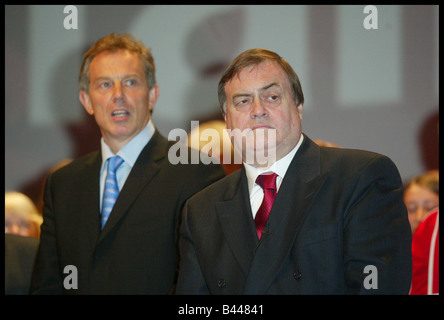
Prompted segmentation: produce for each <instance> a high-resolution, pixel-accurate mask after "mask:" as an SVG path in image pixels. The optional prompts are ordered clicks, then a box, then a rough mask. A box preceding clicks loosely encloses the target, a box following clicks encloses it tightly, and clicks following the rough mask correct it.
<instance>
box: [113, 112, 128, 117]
mask: <svg viewBox="0 0 444 320" xmlns="http://www.w3.org/2000/svg"><path fill="white" fill-rule="evenodd" d="M111 116H112V117H117V118H120V117H126V116H129V112H128V111H126V110H115V111H113V112H112V113H111Z"/></svg>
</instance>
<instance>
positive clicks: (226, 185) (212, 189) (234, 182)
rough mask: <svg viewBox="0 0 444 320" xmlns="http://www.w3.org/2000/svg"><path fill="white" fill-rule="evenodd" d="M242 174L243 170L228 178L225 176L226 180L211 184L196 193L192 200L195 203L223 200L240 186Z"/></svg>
mask: <svg viewBox="0 0 444 320" xmlns="http://www.w3.org/2000/svg"><path fill="white" fill-rule="evenodd" d="M241 172H242V170H237V171H235V172H233V173H231V174H229V175H228V176H225V177H224V178H222V179H220V180H218V181H216V182H214V183H212V184H210V185H209V186H207V187H205V188H204V189H202V190H201V191H199V192H198V193H196V194H195V195H194V196H193V197H192V199H190V200H191V201H192V202H193V201H202V200H204V199H209V198H212V199H213V200H214V199H215V198H220V199H223V198H224V196H225V195H226V194H227V192H232V191H233V189H235V188H237V187H238V186H239V182H240V179H241Z"/></svg>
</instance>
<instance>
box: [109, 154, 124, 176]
mask: <svg viewBox="0 0 444 320" xmlns="http://www.w3.org/2000/svg"><path fill="white" fill-rule="evenodd" d="M122 163H123V159H122V158H121V157H120V156H114V157H112V158H110V159H109V169H108V170H109V171H113V172H114V171H116V170H117V168H118V167H119V166H120V165H121V164H122Z"/></svg>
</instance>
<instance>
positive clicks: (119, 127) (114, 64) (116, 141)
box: [79, 50, 159, 153]
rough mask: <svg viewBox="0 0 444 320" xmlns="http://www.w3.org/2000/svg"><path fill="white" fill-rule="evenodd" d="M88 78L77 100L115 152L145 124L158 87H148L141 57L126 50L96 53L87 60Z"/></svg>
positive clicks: (156, 95) (149, 115)
mask: <svg viewBox="0 0 444 320" xmlns="http://www.w3.org/2000/svg"><path fill="white" fill-rule="evenodd" d="M89 80H90V85H89V91H88V92H86V91H83V90H82V91H80V94H79V97H80V101H81V102H82V104H83V106H84V107H85V109H86V111H87V112H88V113H89V114H91V115H94V117H95V119H96V122H97V124H98V125H99V127H100V131H101V132H102V137H103V138H104V140H105V142H106V143H107V145H108V146H109V147H110V148H111V150H112V151H113V152H114V153H117V151H118V150H120V149H121V148H122V147H123V146H124V145H125V144H126V143H128V142H129V141H130V140H131V139H132V138H133V137H134V136H136V135H137V134H138V133H139V132H140V131H141V130H142V129H143V128H144V127H145V126H146V125H147V124H148V121H149V120H150V118H151V114H150V112H151V110H152V109H153V107H154V105H155V103H156V101H157V98H158V96H159V89H158V87H157V85H156V86H155V87H154V88H152V89H151V90H149V89H148V85H147V82H146V76H145V69H144V66H143V63H142V61H141V60H140V58H139V56H138V55H137V54H136V53H133V52H130V51H127V50H119V51H116V52H114V53H112V52H108V51H104V52H102V53H100V54H98V55H97V56H96V57H95V58H94V59H93V61H92V62H91V66H90V69H89Z"/></svg>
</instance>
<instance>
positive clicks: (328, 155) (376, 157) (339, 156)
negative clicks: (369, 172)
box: [320, 147, 392, 166]
mask: <svg viewBox="0 0 444 320" xmlns="http://www.w3.org/2000/svg"><path fill="white" fill-rule="evenodd" d="M320 150H321V151H320V152H321V159H322V160H324V161H326V162H331V163H335V164H337V165H342V166H344V165H345V164H355V165H367V164H369V163H372V162H378V161H382V162H392V160H391V159H390V158H389V157H387V156H385V155H383V154H380V153H377V152H373V151H367V150H360V149H346V148H331V147H321V148H320Z"/></svg>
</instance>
